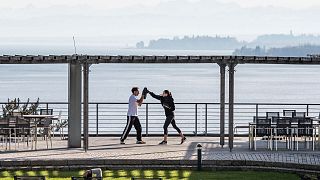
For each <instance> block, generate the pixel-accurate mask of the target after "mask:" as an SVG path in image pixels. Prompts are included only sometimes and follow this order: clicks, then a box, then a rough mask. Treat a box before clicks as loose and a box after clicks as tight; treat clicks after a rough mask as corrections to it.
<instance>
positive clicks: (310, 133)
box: [296, 118, 316, 150]
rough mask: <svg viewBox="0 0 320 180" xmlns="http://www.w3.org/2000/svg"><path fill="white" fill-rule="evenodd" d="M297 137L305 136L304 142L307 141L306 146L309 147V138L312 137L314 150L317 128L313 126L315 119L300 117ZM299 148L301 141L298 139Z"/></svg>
mask: <svg viewBox="0 0 320 180" xmlns="http://www.w3.org/2000/svg"><path fill="white" fill-rule="evenodd" d="M297 137H303V138H304V142H305V147H307V148H308V147H309V146H308V144H307V143H308V141H307V139H309V140H310V138H311V142H312V150H314V143H315V138H316V137H315V129H314V127H313V119H311V118H304V119H300V120H299V122H298V131H297ZM296 143H297V150H298V149H299V144H298V143H299V141H298V140H297V142H296Z"/></svg>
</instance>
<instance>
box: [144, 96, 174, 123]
mask: <svg viewBox="0 0 320 180" xmlns="http://www.w3.org/2000/svg"><path fill="white" fill-rule="evenodd" d="M150 95H151V96H152V97H153V98H155V99H158V100H160V102H161V105H162V107H163V109H164V111H165V114H166V116H167V117H168V116H173V115H174V112H173V111H174V110H175V109H176V107H175V105H174V99H173V98H172V97H171V96H166V97H164V96H159V95H156V94H154V93H153V92H150Z"/></svg>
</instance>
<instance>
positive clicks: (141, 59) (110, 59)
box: [0, 55, 320, 64]
mask: <svg viewBox="0 0 320 180" xmlns="http://www.w3.org/2000/svg"><path fill="white" fill-rule="evenodd" d="M231 60H236V61H237V62H238V63H239V64H245V63H248V64H320V57H313V56H311V57H271V56H108V55H101V56H99V55H94V56H93V55H90V56H89V55H59V56H56V55H49V56H40V55H39V56H32V55H27V56H20V55H15V56H9V55H2V56H0V64H55V63H72V62H79V63H84V62H87V63H89V64H99V63H221V62H224V61H226V62H228V61H231Z"/></svg>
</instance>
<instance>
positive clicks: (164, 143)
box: [159, 141, 167, 145]
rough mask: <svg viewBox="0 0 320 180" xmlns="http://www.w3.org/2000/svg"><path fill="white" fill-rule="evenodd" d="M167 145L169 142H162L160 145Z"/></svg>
mask: <svg viewBox="0 0 320 180" xmlns="http://www.w3.org/2000/svg"><path fill="white" fill-rule="evenodd" d="M166 144H167V141H161V142H160V143H159V145H166Z"/></svg>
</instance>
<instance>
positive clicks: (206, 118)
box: [205, 104, 208, 136]
mask: <svg viewBox="0 0 320 180" xmlns="http://www.w3.org/2000/svg"><path fill="white" fill-rule="evenodd" d="M205 121H206V122H205V133H206V136H207V135H208V104H206V117H205Z"/></svg>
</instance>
